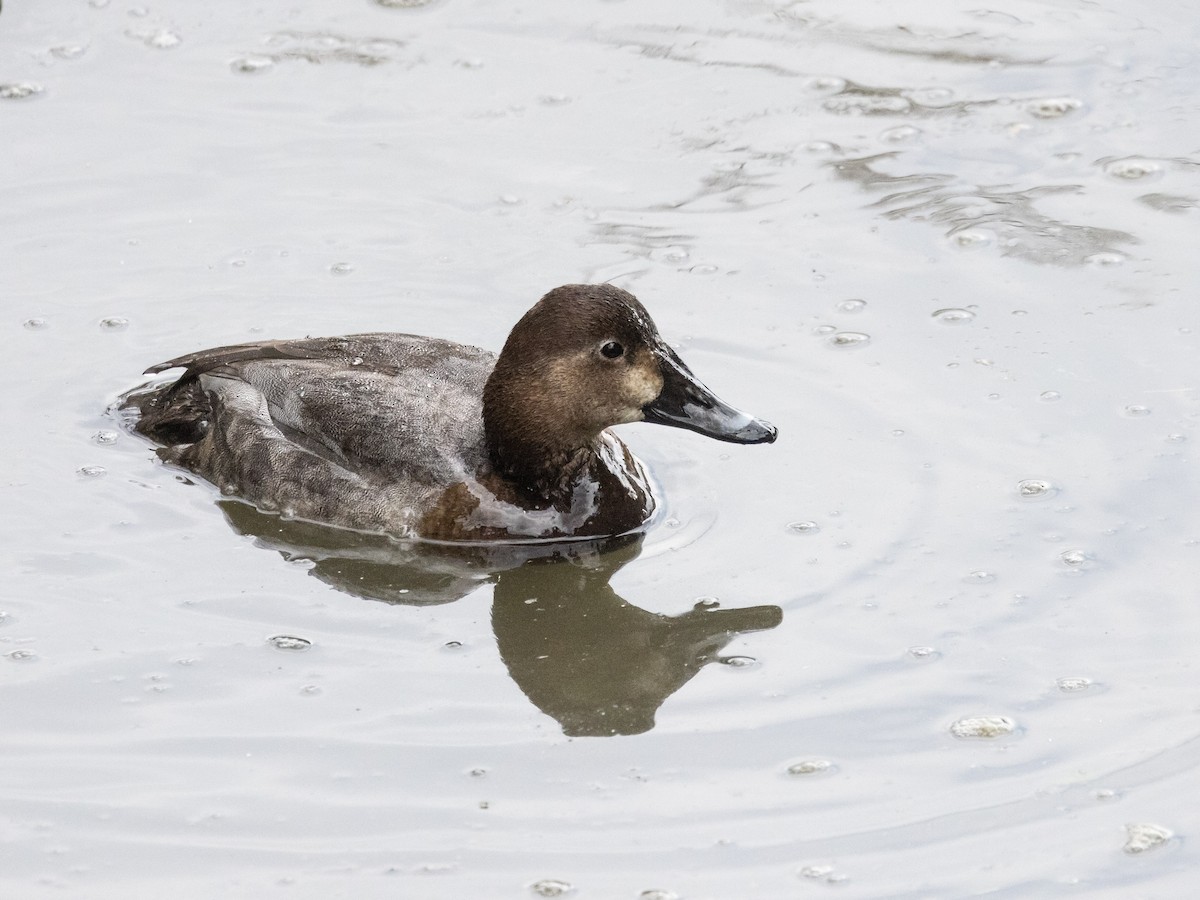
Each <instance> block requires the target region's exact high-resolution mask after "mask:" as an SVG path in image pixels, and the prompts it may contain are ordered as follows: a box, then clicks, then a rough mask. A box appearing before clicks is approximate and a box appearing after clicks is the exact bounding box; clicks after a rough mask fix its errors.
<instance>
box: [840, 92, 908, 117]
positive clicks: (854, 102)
mask: <svg viewBox="0 0 1200 900" xmlns="http://www.w3.org/2000/svg"><path fill="white" fill-rule="evenodd" d="M912 105H913V104H912V101H911V100H909V99H908V98H907V97H871V96H866V95H862V94H846V95H843V96H838V97H830V98H829V99H828V100H826V101H825V102H824V103H823V104H822V106H823V107H824V108H825V111H826V112H831V113H836V114H838V115H844V116H894V115H901V114H903V113H906V112H908V111H909V110H911V109H912Z"/></svg>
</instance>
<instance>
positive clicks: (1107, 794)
mask: <svg viewBox="0 0 1200 900" xmlns="http://www.w3.org/2000/svg"><path fill="white" fill-rule="evenodd" d="M1092 796H1093V797H1095V798H1096V799H1097V800H1101V801H1103V800H1116V799H1117V798H1118V797H1120V796H1121V794H1120V792H1119V791H1114V790H1113V789H1112V788H1100V790H1098V791H1096V792H1095V793H1094V794H1092Z"/></svg>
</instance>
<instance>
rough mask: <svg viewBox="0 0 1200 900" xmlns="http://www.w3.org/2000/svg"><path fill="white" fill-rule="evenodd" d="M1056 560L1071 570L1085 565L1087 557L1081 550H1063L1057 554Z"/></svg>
mask: <svg viewBox="0 0 1200 900" xmlns="http://www.w3.org/2000/svg"><path fill="white" fill-rule="evenodd" d="M1058 558H1059V559H1061V560H1062V561H1063V564H1064V565H1068V566H1070V567H1071V568H1073V569H1078V568H1079V567H1080V566H1084V565H1087V562H1088V555H1087V554H1086V553H1084V552H1083V551H1082V550H1064V551H1063V552H1062V553H1060V554H1058Z"/></svg>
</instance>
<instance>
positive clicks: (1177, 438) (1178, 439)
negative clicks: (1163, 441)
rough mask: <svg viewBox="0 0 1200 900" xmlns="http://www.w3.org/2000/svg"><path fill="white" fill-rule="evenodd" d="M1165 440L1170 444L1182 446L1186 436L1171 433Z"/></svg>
mask: <svg viewBox="0 0 1200 900" xmlns="http://www.w3.org/2000/svg"><path fill="white" fill-rule="evenodd" d="M1167 440H1168V441H1170V442H1171V443H1172V444H1182V443H1183V442H1184V441H1186V440H1187V435H1186V434H1180V433H1179V432H1172V433H1171V434H1168V435H1167Z"/></svg>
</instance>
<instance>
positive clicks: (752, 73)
mask: <svg viewBox="0 0 1200 900" xmlns="http://www.w3.org/2000/svg"><path fill="white" fill-rule="evenodd" d="M1197 47H1200V17H1198V16H1197V15H1196V13H1195V10H1194V9H1191V8H1190V6H1189V5H1188V4H1173V3H1159V4H1150V3H1142V2H1137V3H1120V4H1118V3H1115V2H1110V0H1104V2H1098V3H1091V2H1088V3H1085V2H1081V0H1080V2H1076V0H1055V2H1051V0H1042V2H1032V0H1013V2H1007V0H1006V2H1003V3H1000V4H992V5H990V6H986V7H985V6H981V5H979V4H975V3H962V2H949V0H923V2H921V3H911V4H844V3H833V2H829V0H814V2H808V3H788V2H770V0H727V2H715V0H714V2H702V3H687V4H685V3H680V2H667V0H659V2H654V0H650V2H643V3H637V4H634V3H630V2H601V0H585V2H580V3H573V4H552V3H547V2H532V3H524V4H519V5H516V6H512V5H496V4H489V3H483V2H481V0H429V2H420V0H408V2H370V0H341V2H338V3H333V4H329V3H326V4H320V3H313V2H308V0H297V2H294V3H290V4H284V5H282V6H280V5H276V4H266V5H255V4H249V5H247V4H243V3H233V2H228V0H217V2H210V3H205V4H202V5H196V4H187V3H182V2H179V0H153V2H149V3H143V2H137V0H90V2H83V0H51V2H45V3H41V4H32V3H19V2H10V3H8V4H6V5H5V7H4V10H3V13H0V86H2V87H0V133H2V134H3V135H4V141H3V145H2V149H0V158H2V159H3V161H4V165H3V166H2V167H0V221H2V222H3V223H4V226H5V227H4V229H3V232H2V236H0V272H2V273H3V274H2V275H0V278H2V282H3V287H4V294H3V297H4V299H3V309H4V317H3V320H2V322H0V328H3V329H4V336H5V342H6V353H5V362H4V367H5V368H4V373H5V382H6V386H7V391H6V394H7V397H8V399H7V400H6V401H5V404H4V410H5V418H6V425H7V427H6V428H5V430H4V437H3V442H4V448H5V454H4V460H5V469H6V475H7V477H6V478H5V479H4V480H3V484H4V499H5V506H6V515H5V516H4V518H3V522H2V523H0V537H2V540H0V548H2V549H0V555H2V556H0V558H2V559H3V565H4V570H5V572H6V573H7V578H6V579H5V583H6V586H5V589H4V591H3V595H2V597H0V686H2V690H3V694H4V711H5V715H4V722H5V726H6V727H5V739H4V740H3V742H0V748H2V749H0V753H2V754H3V766H0V773H2V774H0V797H2V798H3V802H2V803H0V839H2V840H0V894H3V895H5V896H9V895H11V896H21V897H41V896H46V897H50V896H58V897H61V896H87V897H101V896H123V897H161V896H163V895H164V894H168V893H169V894H170V895H171V896H175V897H180V898H191V897H195V898H208V897H213V896H222V897H246V898H261V897H270V896H276V895H278V896H287V897H293V898H296V897H304V898H309V897H311V898H327V897H339V896H344V897H355V898H372V897H381V898H382V897H396V896H405V897H421V898H460V897H468V896H478V897H495V898H503V897H514V898H520V897H530V896H538V895H539V893H540V894H541V895H542V896H554V895H555V892H556V891H559V892H567V891H570V892H571V893H570V895H571V896H578V897H580V898H584V897H593V898H605V900H607V898H620V897H629V898H636V897H639V896H642V897H645V898H647V900H651V898H658V900H664V898H667V897H674V896H678V897H681V898H688V900H697V898H722V900H724V898H783V897H788V898H790V897H797V896H807V895H814V896H815V895H819V894H823V893H825V892H827V891H828V890H833V889H836V891H837V892H838V893H839V895H840V896H846V897H856V898H860V897H861V898H914V900H915V898H947V900H950V898H961V897H967V896H989V897H1011V898H1022V900H1026V898H1040V897H1077V896H1086V897H1089V898H1093V897H1094V898H1113V900H1117V898H1122V900H1123V898H1127V897H1130V896H1139V897H1164V898H1166V897H1179V896H1186V895H1188V894H1189V893H1190V892H1191V891H1192V890H1193V886H1194V884H1195V879H1196V874H1195V873H1196V870H1197V859H1196V850H1195V842H1194V841H1193V840H1192V839H1191V838H1192V837H1193V835H1194V834H1195V833H1196V832H1197V829H1198V828H1200V821H1198V814H1197V811H1196V805H1195V802H1194V799H1193V798H1194V796H1195V786H1196V781H1197V775H1198V773H1200V739H1198V737H1197V736H1198V735H1200V720H1198V719H1197V715H1196V713H1197V694H1196V677H1195V671H1194V669H1195V664H1194V659H1195V654H1196V647H1197V646H1198V645H1200V612H1198V611H1197V604H1196V599H1195V587H1194V583H1195V581H1196V573H1197V570H1198V568H1200V513H1198V512H1197V510H1200V476H1198V475H1197V469H1196V465H1195V458H1194V456H1195V452H1194V447H1195V443H1196V441H1197V440H1200V434H1198V433H1197V423H1198V418H1200V393H1198V391H1200V384H1198V383H1197V374H1196V372H1197V366H1196V362H1195V361H1196V358H1197V334H1200V313H1198V312H1197V306H1196V304H1195V302H1194V297H1193V294H1194V291H1195V285H1196V284H1197V283H1200V263H1198V257H1197V254H1196V252H1195V246H1196V234H1197V222H1198V219H1197V216H1198V215H1200V213H1198V212H1197V207H1198V205H1200V129H1198V128H1197V126H1196V124H1195V123H1196V122H1197V121H1200V117H1198V113H1200V110H1198V108H1197V107H1198V106H1200V103H1198V96H1200V95H1198V94H1197V90H1196V87H1195V86H1196V84H1197V83H1200V59H1198V56H1200V51H1198V50H1197ZM601 280H613V281H614V282H615V283H617V284H619V285H621V286H622V287H625V288H627V289H629V290H631V291H633V292H634V293H636V294H637V295H638V296H639V297H640V298H641V299H642V301H643V302H644V303H645V304H646V305H647V307H648V308H649V309H650V310H651V312H652V313H653V315H654V316H655V318H656V320H657V322H658V325H659V326H660V329H661V330H662V331H663V333H664V335H665V336H666V337H667V339H668V340H670V341H671V342H672V343H673V345H675V346H677V347H678V349H679V350H680V352H681V354H682V355H683V356H684V357H685V358H686V359H687V360H688V362H689V364H690V365H691V366H692V367H693V368H694V369H695V371H696V372H697V374H699V375H700V377H702V378H703V379H704V380H705V381H706V382H707V383H708V384H709V385H710V386H711V387H712V388H713V389H714V390H715V391H716V392H717V393H719V394H720V395H721V396H722V397H724V398H726V399H728V400H730V401H731V402H733V403H735V404H737V405H739V406H741V407H744V408H746V409H749V410H752V411H753V412H754V413H756V414H759V415H762V416H764V417H765V418H768V419H770V420H771V421H773V422H775V424H777V425H778V426H779V428H780V439H779V441H778V442H777V443H776V444H774V445H772V446H770V447H748V448H743V447H730V446H728V445H724V444H718V443H716V442H712V441H706V440H705V439H703V438H701V437H699V436H697V435H693V434H688V433H684V432H681V431H678V430H673V429H665V428H656V427H653V426H647V425H634V426H623V427H622V429H621V434H622V436H623V437H624V438H625V439H626V440H627V441H628V442H629V443H630V444H631V445H632V446H633V447H634V448H635V450H636V451H637V452H638V453H639V455H640V456H641V457H642V458H643V459H644V460H645V461H646V462H647V463H648V464H649V465H650V466H651V467H652V468H653V470H654V472H655V474H656V476H657V478H658V479H659V481H660V482H661V486H662V491H663V496H664V500H665V507H666V508H665V510H664V512H663V514H662V517H661V518H660V520H659V522H658V523H657V524H656V525H655V526H654V528H653V529H652V530H651V531H650V532H649V534H647V535H646V537H645V539H644V541H642V542H640V544H639V543H635V544H633V545H629V544H623V545H621V546H616V547H599V548H592V551H588V552H581V553H580V554H578V555H576V556H575V557H573V558H571V559H566V560H559V561H548V562H547V561H542V562H539V563H535V564H533V565H531V566H529V567H523V568H504V567H497V566H495V565H491V564H488V563H480V564H478V565H475V567H474V568H472V567H471V566H470V565H468V566H466V567H465V568H464V567H462V566H455V567H450V568H448V569H445V570H443V569H439V568H437V567H436V566H434V567H433V568H432V569H431V568H430V567H429V566H425V568H423V569H422V576H421V578H417V577H415V576H413V575H412V573H411V572H407V574H405V571H401V572H400V573H399V574H398V571H397V566H398V565H401V564H403V565H407V563H405V562H404V561H403V560H401V561H397V560H396V559H395V558H394V557H393V556H390V555H388V554H385V556H386V557H387V558H380V556H379V552H380V551H379V548H377V547H376V548H372V547H364V546H358V545H355V546H353V547H350V548H346V547H338V548H330V547H328V546H319V545H317V544H319V541H318V542H317V544H314V540H315V539H314V538H312V536H311V535H309V534H306V533H295V532H293V531H290V530H288V529H285V531H287V532H288V533H286V534H284V533H281V532H280V525H279V523H278V521H277V520H271V519H269V518H267V519H266V520H264V519H263V518H262V517H257V516H256V514H254V513H253V511H250V510H246V509H245V508H244V507H238V506H237V505H236V504H224V505H223V506H222V505H219V504H218V500H219V497H218V496H217V495H216V493H215V492H214V491H213V490H211V489H210V488H209V487H208V486H206V485H203V484H196V483H189V480H188V479H186V478H183V477H181V473H179V472H176V471H172V470H170V469H168V468H165V467H163V466H161V465H159V464H158V463H157V462H155V461H154V458H153V454H152V451H151V449H150V448H149V447H148V446H147V445H145V444H144V443H142V442H141V441H139V440H138V439H137V438H135V437H133V436H131V435H129V434H128V433H126V432H124V431H122V430H121V429H120V427H119V424H118V423H117V421H116V420H115V419H114V418H113V417H112V416H110V415H108V414H107V413H106V409H107V407H108V406H109V404H111V403H112V402H113V401H114V400H115V398H116V397H117V396H118V395H120V394H121V393H122V392H124V391H126V390H128V389H129V388H131V387H133V386H135V385H137V384H138V383H139V373H140V372H141V371H142V369H143V368H144V367H146V366H148V365H150V364H153V363H156V362H159V361H160V360H163V359H167V358H170V357H172V356H175V355H178V354H180V353H183V352H187V351H190V350H195V349H198V348H202V347H207V346H215V345H220V344H227V343H233V342H237V341H240V340H253V339H261V338H264V337H280V338H283V337H296V336H300V335H304V334H311V335H327V334H340V333H352V332H361V331H372V330H396V331H406V332H413V333H419V334H432V335H439V336H443V337H448V338H452V339H455V340H460V341H463V342H466V343H472V344H477V345H479V346H484V347H489V348H492V349H496V348H498V347H499V346H500V345H501V344H502V342H503V340H504V337H505V335H506V333H507V329H508V328H509V326H510V325H511V324H512V323H513V322H514V321H515V320H516V319H517V318H518V317H519V315H520V314H521V313H522V312H523V311H524V310H525V308H527V307H528V306H529V305H530V304H531V303H532V302H533V301H534V300H535V299H536V298H537V297H539V296H540V295H541V294H542V293H544V292H545V291H546V290H548V289H549V288H550V287H553V286H555V285H557V284H560V283H564V282H572V281H601ZM335 551H336V552H335ZM389 553H390V551H389ZM404 592H407V593H404ZM381 600H383V601H387V602H379V601H381ZM530 600H533V601H535V602H532V603H530V602H527V601H530ZM585 613H586V615H585ZM575 660H579V664H578V665H575V664H574V661H575ZM605 710H612V712H611V713H608V712H605ZM654 891H659V892H660V893H658V894H655V893H653V892H654Z"/></svg>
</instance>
